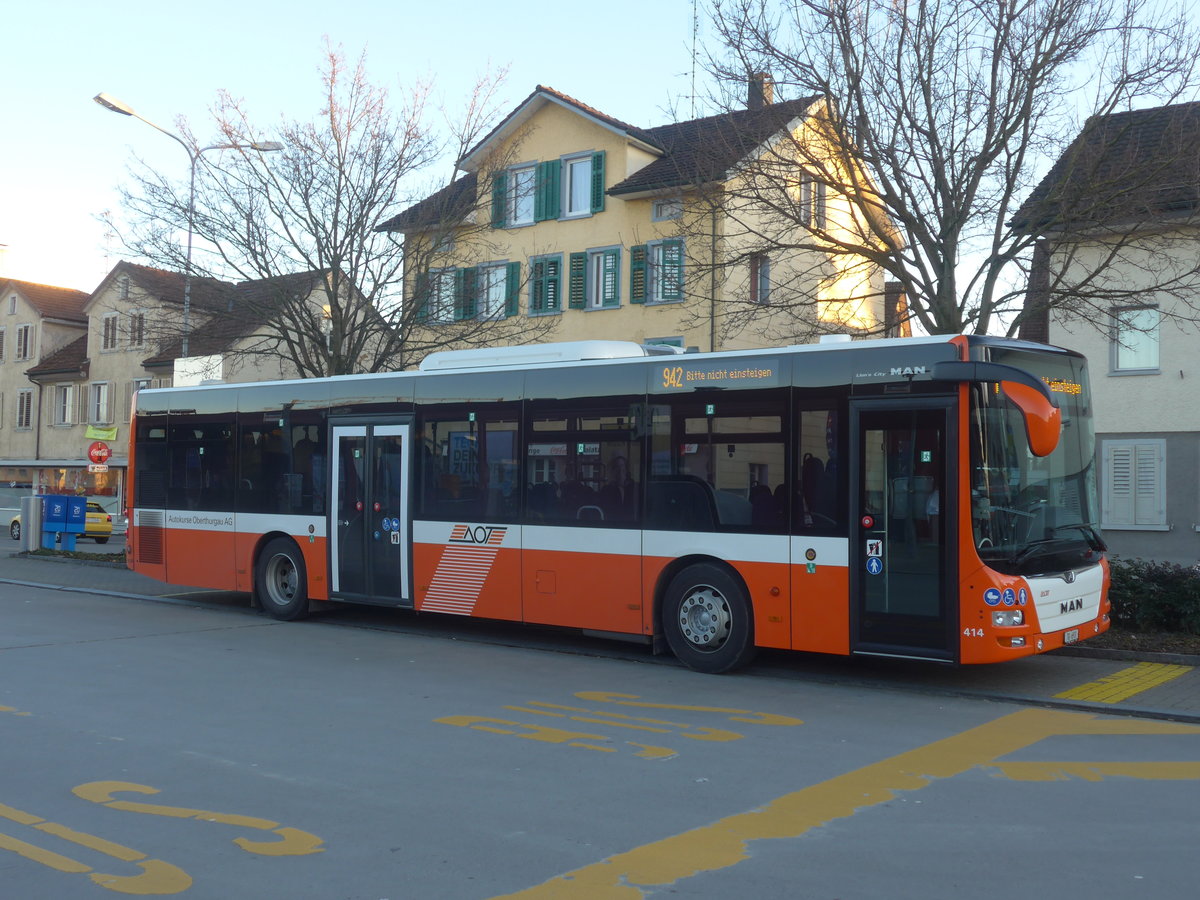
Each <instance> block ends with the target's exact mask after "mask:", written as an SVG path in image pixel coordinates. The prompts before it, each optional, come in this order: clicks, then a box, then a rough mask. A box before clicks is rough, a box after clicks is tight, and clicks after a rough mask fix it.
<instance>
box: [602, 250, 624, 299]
mask: <svg viewBox="0 0 1200 900" xmlns="http://www.w3.org/2000/svg"><path fill="white" fill-rule="evenodd" d="M600 305H601V306H620V305H621V251H620V250H605V251H604V256H603V258H602V259H601V260H600Z"/></svg>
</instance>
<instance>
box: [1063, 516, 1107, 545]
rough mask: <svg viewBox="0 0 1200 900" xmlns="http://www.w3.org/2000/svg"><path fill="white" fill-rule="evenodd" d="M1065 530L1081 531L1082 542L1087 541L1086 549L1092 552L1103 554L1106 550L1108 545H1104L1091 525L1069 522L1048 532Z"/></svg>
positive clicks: (1102, 539)
mask: <svg viewBox="0 0 1200 900" xmlns="http://www.w3.org/2000/svg"><path fill="white" fill-rule="evenodd" d="M1066 528H1075V529H1077V530H1079V531H1082V532H1083V537H1084V540H1086V541H1087V545H1088V547H1089V548H1091V549H1092V550H1096V551H1097V552H1103V551H1105V550H1107V549H1108V544H1106V543H1104V538H1102V537H1100V534H1099V533H1098V532H1097V531H1096V529H1095V528H1093V527H1092V526H1091V525H1088V524H1087V523H1086V522H1070V523H1068V524H1066V525H1055V526H1054V527H1053V528H1051V529H1050V531H1051V532H1055V531H1062V530H1064V529H1066Z"/></svg>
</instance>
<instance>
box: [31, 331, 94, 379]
mask: <svg viewBox="0 0 1200 900" xmlns="http://www.w3.org/2000/svg"><path fill="white" fill-rule="evenodd" d="M87 365H88V358H87V335H86V334H84V335H82V336H80V337H78V338H76V339H75V340H73V341H71V343H69V344H67V345H66V346H65V347H62V348H61V349H59V350H56V351H55V352H54V353H51V354H50V355H49V356H47V357H46V358H45V359H43V360H42V361H41V362H39V363H38V364H37V365H36V366H34V367H33V368H30V369H26V370H25V374H26V375H27V376H28V377H30V378H34V379H36V378H39V377H44V376H49V375H62V374H77V373H83V375H84V377H86V375H87Z"/></svg>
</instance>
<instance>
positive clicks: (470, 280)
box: [454, 267, 479, 322]
mask: <svg viewBox="0 0 1200 900" xmlns="http://www.w3.org/2000/svg"><path fill="white" fill-rule="evenodd" d="M478 312H479V269H477V268H474V267H472V268H470V269H455V270H454V320H455V321H456V322H460V321H462V320H463V319H473V318H475V316H476V315H477V314H478Z"/></svg>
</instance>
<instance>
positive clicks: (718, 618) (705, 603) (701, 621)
mask: <svg viewBox="0 0 1200 900" xmlns="http://www.w3.org/2000/svg"><path fill="white" fill-rule="evenodd" d="M730 624H731V617H730V615H729V604H728V603H726V602H725V597H724V596H723V595H722V594H721V592H720V591H718V590H716V589H715V588H711V587H708V586H707V585H705V586H703V587H697V588H693V589H692V591H691V592H690V593H689V594H688V595H687V596H686V597H685V598H684V600H683V603H681V604H680V606H679V628H680V630H681V631H682V632H683V636H684V637H685V638H687V639H688V641H689V642H690V643H691V644H692V646H694V647H696V648H697V649H699V650H717V649H719V648H720V647H721V645H722V644H724V643H725V640H726V638H728V637H729V627H730Z"/></svg>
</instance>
